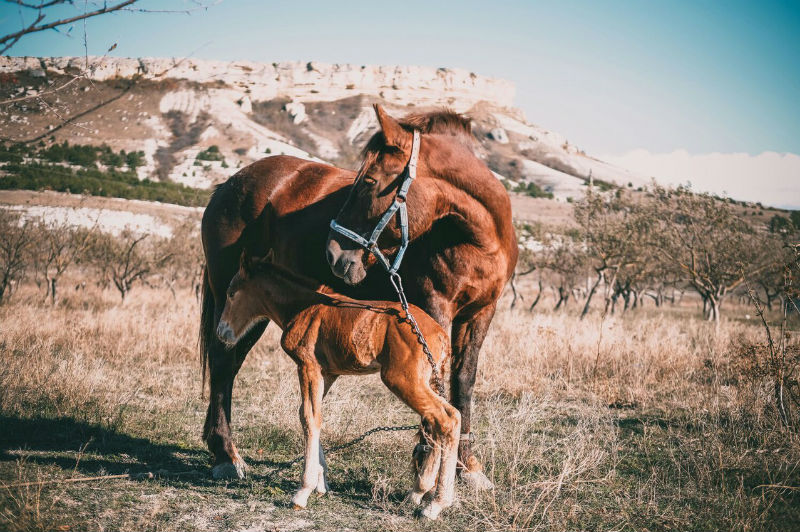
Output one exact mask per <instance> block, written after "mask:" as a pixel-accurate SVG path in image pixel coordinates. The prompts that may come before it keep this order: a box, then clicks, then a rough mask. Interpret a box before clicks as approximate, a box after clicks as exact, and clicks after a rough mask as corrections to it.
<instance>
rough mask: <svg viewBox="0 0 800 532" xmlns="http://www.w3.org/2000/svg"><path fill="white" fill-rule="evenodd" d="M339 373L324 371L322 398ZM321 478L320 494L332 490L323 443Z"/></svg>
mask: <svg viewBox="0 0 800 532" xmlns="http://www.w3.org/2000/svg"><path fill="white" fill-rule="evenodd" d="M338 377H339V376H338V375H331V374H329V373H324V374H323V376H322V378H323V379H324V381H325V389H324V390H323V392H322V398H323V399H325V396H327V395H328V391H329V390H330V389H331V386H333V383H334V382H335V381H336V379H337V378H338ZM319 464H320V470H319V480H318V481H317V488H316V490H317V493H319V494H320V495H324V494H326V493H328V491H330V486H328V462H327V461H326V460H325V451H324V450H323V449H322V444H321V443H320V444H319Z"/></svg>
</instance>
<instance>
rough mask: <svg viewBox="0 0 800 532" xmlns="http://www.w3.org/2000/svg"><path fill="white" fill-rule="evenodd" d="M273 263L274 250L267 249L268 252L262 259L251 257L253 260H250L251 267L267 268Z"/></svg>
mask: <svg viewBox="0 0 800 532" xmlns="http://www.w3.org/2000/svg"><path fill="white" fill-rule="evenodd" d="M273 262H275V250H274V249H272V248H269V251H267V254H266V255H264V256H262V257H253V259H252V260H251V265H252V266H253V267H258V266H269V265H270V264H272V263H273Z"/></svg>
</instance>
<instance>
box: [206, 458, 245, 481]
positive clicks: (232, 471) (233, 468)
mask: <svg viewBox="0 0 800 532" xmlns="http://www.w3.org/2000/svg"><path fill="white" fill-rule="evenodd" d="M246 476H247V466H246V465H245V463H244V462H243V461H241V460H240V461H238V462H236V463H235V464H234V463H230V462H228V463H226V464H217V465H215V466H214V467H213V468H212V469H211V477H212V478H214V479H216V480H221V479H239V480H242V479H244V478H245V477H246Z"/></svg>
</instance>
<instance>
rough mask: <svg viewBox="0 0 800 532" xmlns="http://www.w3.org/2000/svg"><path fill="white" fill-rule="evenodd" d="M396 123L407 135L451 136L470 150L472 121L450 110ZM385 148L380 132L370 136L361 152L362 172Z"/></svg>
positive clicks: (402, 119) (420, 114)
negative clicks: (417, 133)
mask: <svg viewBox="0 0 800 532" xmlns="http://www.w3.org/2000/svg"><path fill="white" fill-rule="evenodd" d="M398 122H399V123H400V126H401V127H402V128H403V129H405V130H406V131H408V132H409V133H411V132H413V131H414V130H415V129H418V130H419V132H420V133H422V134H423V135H425V134H428V135H452V136H453V137H455V138H456V139H457V140H458V141H459V142H461V143H462V144H464V145H465V146H466V147H467V148H469V149H470V150H471V149H472V120H471V119H470V118H469V117H468V116H466V115H462V114H460V113H456V112H455V111H453V110H452V109H439V110H436V111H429V112H426V113H412V114H409V115H406V116H404V117H403V118H401V119H400V120H399V121H398ZM385 147H386V139H385V138H384V136H383V132H382V131H378V132H377V133H375V134H374V135H372V137H371V138H370V139H369V140H368V141H367V144H366V145H365V146H364V149H363V150H362V152H361V156H362V158H363V163H362V167H361V168H362V171H363V169H364V168H367V167H369V166H370V165H371V164H372V163H374V162H375V160H376V159H377V158H378V154H379V153H380V152H381V150H382V149H384V148H385ZM359 174H360V172H359Z"/></svg>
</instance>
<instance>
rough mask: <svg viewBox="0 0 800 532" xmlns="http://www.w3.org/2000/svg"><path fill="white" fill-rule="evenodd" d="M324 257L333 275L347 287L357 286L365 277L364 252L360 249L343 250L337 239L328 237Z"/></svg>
mask: <svg viewBox="0 0 800 532" xmlns="http://www.w3.org/2000/svg"><path fill="white" fill-rule="evenodd" d="M325 256H326V257H327V259H328V265H329V266H330V268H331V272H333V275H335V276H336V277H338V278H339V279H341V280H343V281H344V282H345V283H347V284H349V285H357V284H358V283H360V282H361V281H363V280H364V278H365V277H366V276H367V270H366V268H365V267H364V250H363V249H361V248H358V247H356V248H354V249H343V248H342V246H341V244H340V243H339V241H338V239H337V238H335V237H334V236H333V235H331V236H329V237H328V245H327V249H326V251H325Z"/></svg>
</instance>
